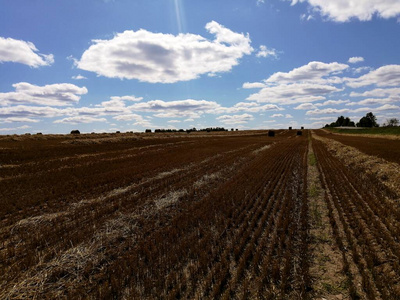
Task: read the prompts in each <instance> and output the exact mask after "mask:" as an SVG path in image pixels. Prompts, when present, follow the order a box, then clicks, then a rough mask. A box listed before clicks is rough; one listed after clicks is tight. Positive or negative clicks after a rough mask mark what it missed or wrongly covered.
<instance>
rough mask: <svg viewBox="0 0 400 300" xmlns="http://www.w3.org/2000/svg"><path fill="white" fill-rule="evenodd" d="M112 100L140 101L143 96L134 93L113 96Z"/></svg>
mask: <svg viewBox="0 0 400 300" xmlns="http://www.w3.org/2000/svg"><path fill="white" fill-rule="evenodd" d="M111 100H121V101H134V102H138V101H142V100H143V97H135V96H133V95H131V96H122V97H119V96H112V97H111Z"/></svg>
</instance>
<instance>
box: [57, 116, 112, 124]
mask: <svg viewBox="0 0 400 300" xmlns="http://www.w3.org/2000/svg"><path fill="white" fill-rule="evenodd" d="M93 122H107V119H105V118H94V117H90V116H75V117H68V118H64V119H61V120H56V121H54V123H65V124H81V123H93Z"/></svg>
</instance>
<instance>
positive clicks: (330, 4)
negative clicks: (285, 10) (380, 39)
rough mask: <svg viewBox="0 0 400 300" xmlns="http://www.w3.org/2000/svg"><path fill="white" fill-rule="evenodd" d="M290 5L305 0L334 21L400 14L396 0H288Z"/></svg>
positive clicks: (388, 16) (315, 9) (390, 16)
mask: <svg viewBox="0 0 400 300" xmlns="http://www.w3.org/2000/svg"><path fill="white" fill-rule="evenodd" d="M290 1H291V2H292V5H295V4H297V3H298V2H307V3H308V4H309V5H310V6H311V8H312V9H313V10H314V11H317V12H319V13H320V14H321V15H322V16H324V17H327V18H328V19H330V20H332V21H335V22H347V21H350V20H351V19H352V18H356V19H358V20H360V21H369V20H371V19H372V17H373V16H374V15H377V16H378V17H380V18H384V19H388V18H395V17H398V16H399V15H400V2H399V1H398V0H363V1H348V0H329V1H326V0H290Z"/></svg>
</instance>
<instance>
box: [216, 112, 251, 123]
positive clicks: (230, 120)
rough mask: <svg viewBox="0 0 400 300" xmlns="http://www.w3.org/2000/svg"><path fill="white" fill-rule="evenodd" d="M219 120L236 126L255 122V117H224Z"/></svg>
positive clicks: (246, 115)
mask: <svg viewBox="0 0 400 300" xmlns="http://www.w3.org/2000/svg"><path fill="white" fill-rule="evenodd" d="M217 120H218V121H220V122H222V123H224V124H229V125H234V124H245V123H248V122H249V121H252V120H254V117H253V116H252V115H250V114H243V115H223V116H220V117H218V118H217Z"/></svg>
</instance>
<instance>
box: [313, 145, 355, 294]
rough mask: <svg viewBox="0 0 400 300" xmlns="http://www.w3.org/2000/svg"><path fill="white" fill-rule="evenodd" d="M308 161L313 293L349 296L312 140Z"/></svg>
mask: <svg viewBox="0 0 400 300" xmlns="http://www.w3.org/2000/svg"><path fill="white" fill-rule="evenodd" d="M308 156H309V161H308V162H309V163H308V173H307V175H308V178H307V181H308V182H307V183H308V199H309V205H310V213H309V216H310V223H311V228H310V234H311V253H312V254H311V255H312V263H311V267H310V275H311V276H312V277H313V290H314V297H315V298H317V299H328V300H330V299H350V298H349V291H348V286H347V285H348V284H347V277H346V275H345V274H344V273H343V262H342V255H341V253H340V250H339V249H338V247H337V245H336V243H335V239H334V237H333V233H332V229H331V227H330V226H329V217H328V208H327V205H326V203H325V200H324V193H325V192H326V191H325V189H324V188H323V187H322V185H321V181H320V179H319V176H320V174H319V171H318V168H317V166H316V161H315V156H314V151H313V149H312V145H311V142H310V146H309V154H308Z"/></svg>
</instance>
